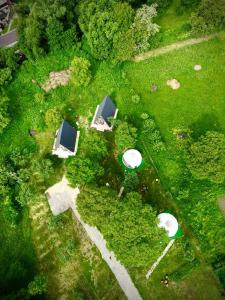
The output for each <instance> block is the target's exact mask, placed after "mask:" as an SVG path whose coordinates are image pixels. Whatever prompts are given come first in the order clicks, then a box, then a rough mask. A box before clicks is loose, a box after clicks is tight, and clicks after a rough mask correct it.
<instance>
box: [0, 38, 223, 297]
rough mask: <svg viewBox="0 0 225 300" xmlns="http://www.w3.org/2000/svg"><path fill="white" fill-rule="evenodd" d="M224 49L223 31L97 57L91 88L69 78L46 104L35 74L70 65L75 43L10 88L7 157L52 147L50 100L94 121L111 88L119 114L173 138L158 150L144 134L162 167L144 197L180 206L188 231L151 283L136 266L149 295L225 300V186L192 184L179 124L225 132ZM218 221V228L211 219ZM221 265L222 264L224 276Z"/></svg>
mask: <svg viewBox="0 0 225 300" xmlns="http://www.w3.org/2000/svg"><path fill="white" fill-rule="evenodd" d="M224 49H225V35H224V34H221V36H220V37H219V38H215V39H213V40H211V41H209V42H205V43H202V44H200V45H195V46H191V47H187V48H184V49H181V50H177V51H173V52H171V53H169V54H166V55H162V56H158V57H155V58H151V59H149V60H146V61H143V62H141V63H134V62H127V63H124V64H122V65H118V66H114V65H112V64H111V63H107V62H103V63H96V62H93V65H92V74H93V79H92V81H91V83H90V85H89V86H88V87H87V88H85V89H84V88H78V89H75V88H74V87H73V86H72V84H69V85H68V86H67V87H60V88H57V89H56V90H54V91H51V92H50V93H49V94H47V95H46V96H45V98H46V100H45V101H44V102H43V103H39V102H37V101H36V100H35V94H37V93H40V92H41V90H40V88H39V87H38V86H37V85H35V84H33V83H32V79H35V80H37V82H38V83H43V82H44V81H45V80H46V78H47V77H48V73H49V72H50V71H57V70H62V69H65V68H67V67H68V66H69V65H70V61H71V59H72V58H73V56H74V55H75V54H78V55H79V54H81V55H82V50H79V51H78V50H75V49H74V50H72V51H67V52H64V53H62V52H59V53H57V54H55V55H54V54H51V55H49V56H47V57H45V58H42V59H40V60H38V61H37V62H25V63H24V64H23V65H22V66H21V69H20V70H19V72H18V73H17V74H16V77H15V79H14V80H13V82H12V83H11V84H10V86H9V88H8V95H9V98H10V99H11V102H12V105H11V107H12V109H11V112H12V114H13V120H12V122H11V123H10V125H9V126H8V128H7V129H6V130H5V132H4V134H3V135H2V137H1V149H0V155H1V157H4V156H5V155H6V154H7V153H10V151H12V149H14V148H18V147H19V148H23V147H28V148H30V149H31V148H36V147H37V145H38V146H39V147H40V149H41V150H43V151H47V152H50V150H51V147H52V141H53V137H52V136H51V135H50V134H49V133H48V131H47V128H46V127H45V125H44V113H45V111H46V110H47V109H48V108H51V107H63V111H64V116H65V117H66V118H67V119H68V120H70V121H71V122H72V123H73V124H74V123H75V121H76V120H77V119H78V118H79V121H80V124H81V125H82V124H84V123H85V122H90V119H91V116H92V115H93V113H94V111H95V108H96V105H97V104H98V103H99V102H100V101H101V100H102V98H103V97H104V96H105V95H110V96H111V97H112V99H113V100H115V102H116V104H117V106H118V108H119V115H118V117H119V118H120V119H123V118H125V117H127V118H128V120H129V121H130V122H131V123H133V124H134V125H135V126H136V127H137V128H140V126H141V118H140V116H141V114H142V113H143V112H146V113H148V114H149V115H150V116H152V117H153V118H154V119H155V121H156V123H157V126H158V127H159V129H160V131H161V133H162V136H163V139H164V141H165V143H166V151H165V152H163V153H159V154H158V153H154V152H152V151H151V149H146V147H145V143H144V141H139V143H138V148H139V149H140V150H141V151H142V152H143V154H144V160H145V161H146V162H147V164H148V165H151V163H152V161H153V164H154V166H155V169H153V168H152V167H150V169H151V172H150V173H149V174H148V173H147V174H146V176H145V179H143V180H146V181H147V182H146V184H149V187H150V190H151V193H150V194H149V195H146V196H145V201H146V202H148V203H150V204H151V205H153V206H154V207H155V208H156V209H157V210H158V211H160V209H165V208H170V209H172V210H174V212H175V214H176V215H177V217H178V220H179V222H180V223H181V226H182V228H183V230H184V232H185V236H186V238H185V239H184V240H179V241H177V242H176V243H175V245H174V247H173V249H171V252H170V253H169V254H168V256H167V257H166V258H165V260H164V261H163V262H162V264H161V265H160V266H159V268H158V269H157V270H156V271H155V273H154V275H153V276H152V278H151V280H150V281H149V282H147V281H146V279H145V277H144V275H145V272H146V271H147V270H143V269H136V268H135V267H134V268H131V269H130V270H129V271H130V273H131V275H132V277H133V278H134V281H135V283H136V285H137V287H138V288H139V289H140V292H141V294H142V295H143V297H144V299H161V298H162V297H163V296H166V297H167V298H169V299H187V296H188V295H192V298H191V299H220V296H219V289H220V288H219V283H218V280H217V277H215V276H214V274H213V272H212V268H211V267H210V264H212V265H214V264H215V263H216V258H217V255H218V253H219V254H221V255H222V253H223V251H224V243H223V238H222V237H223V236H224V229H223V227H224V219H223V217H222V214H221V212H220V211H219V208H218V207H217V197H218V196H219V195H222V194H225V187H224V186H222V185H221V186H213V185H212V184H209V183H208V182H203V183H202V182H197V181H193V180H192V179H190V178H189V177H187V182H188V183H184V182H183V180H182V178H183V172H184V165H183V160H184V158H183V156H182V153H181V152H180V151H179V147H178V144H177V141H176V137H175V136H174V134H173V133H172V129H173V128H190V129H191V130H192V132H193V137H194V138H197V137H199V136H200V135H201V134H204V133H205V132H206V131H207V130H219V131H221V132H225V123H224V115H225V102H224V93H225V86H224V78H225V70H224V66H223V65H222V63H221V62H223V61H224V60H225V51H224ZM195 64H201V65H202V70H201V71H200V72H195V71H194V70H193V66H194V65H195ZM172 78H176V79H177V80H179V81H180V83H181V87H180V89H179V90H176V91H174V90H172V89H170V88H169V87H168V86H167V85H166V81H167V80H168V79H172ZM152 84H157V86H158V90H157V91H156V92H155V93H151V92H150V86H151V85H152ZM134 95H139V96H140V101H139V103H134V100H132V96H134ZM82 122H83V123H82ZM30 128H33V129H37V130H38V135H37V141H38V144H37V143H36V142H35V139H34V138H31V137H30V136H29V134H28V130H29V129H30ZM115 172H116V168H115ZM146 172H148V171H146ZM115 176H116V173H115ZM158 176H159V178H160V180H161V184H159V185H158V186H155V185H154V179H155V178H156V177H158ZM184 184H186V187H185V188H188V189H189V190H190V192H189V196H188V198H186V199H184V200H182V201H181V200H179V201H178V200H177V196H178V195H179V191H180V189H181V188H184V187H183V185H184ZM212 211H213V213H212V214H211V212H212ZM202 220H204V223H202V222H203V221H202ZM214 223H215V224H216V230H215V228H214V227H213V226H211V225H212V224H214ZM185 247H186V248H185ZM216 247H217V249H215V248H216ZM187 249H188V250H187ZM187 251H189V254H188V255H187V254H186V253H187ZM190 253H191V254H190ZM193 253H194V254H193ZM192 255H193V257H194V258H193V259H191V256H192ZM185 256H187V257H185ZM220 272H221V270H220V269H219V268H215V273H216V274H217V275H218V276H219V277H221V275H220ZM166 273H167V274H169V275H170V276H171V278H173V284H172V285H171V286H170V287H169V288H166V287H164V286H162V285H161V284H160V279H161V278H162V276H163V275H165V274H166ZM220 279H221V278H220ZM196 282H197V283H196ZM96 297H97V296H96ZM207 297H208V298H207ZM96 299H97V298H96Z"/></svg>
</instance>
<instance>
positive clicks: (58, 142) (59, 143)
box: [52, 120, 80, 158]
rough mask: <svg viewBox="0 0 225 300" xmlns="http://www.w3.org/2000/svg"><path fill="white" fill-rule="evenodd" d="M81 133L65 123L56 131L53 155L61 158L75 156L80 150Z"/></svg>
mask: <svg viewBox="0 0 225 300" xmlns="http://www.w3.org/2000/svg"><path fill="white" fill-rule="evenodd" d="M79 136H80V132H79V131H77V130H76V129H75V128H73V127H72V126H71V125H70V124H69V123H68V122H67V121H65V120H64V121H63V122H62V124H61V126H60V128H59V129H58V130H57V131H56V136H55V142H54V145H53V150H52V154H54V155H57V156H58V157H59V158H68V157H69V156H75V155H76V153H77V148H78V141H79Z"/></svg>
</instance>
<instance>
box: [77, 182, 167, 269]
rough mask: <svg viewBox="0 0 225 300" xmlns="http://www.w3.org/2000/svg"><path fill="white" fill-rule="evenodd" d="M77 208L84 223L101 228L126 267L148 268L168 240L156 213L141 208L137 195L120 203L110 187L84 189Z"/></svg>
mask: <svg viewBox="0 0 225 300" xmlns="http://www.w3.org/2000/svg"><path fill="white" fill-rule="evenodd" d="M78 209H79V211H80V213H81V215H82V217H83V219H84V221H85V222H87V223H88V224H90V225H92V226H97V227H98V228H99V229H100V231H101V232H102V233H103V235H104V237H105V239H106V241H107V244H108V247H109V248H110V249H112V250H114V252H115V253H116V255H117V257H118V259H119V260H120V261H121V262H122V263H124V264H125V265H126V266H129V267H132V266H135V267H137V266H139V267H140V266H144V267H147V266H149V264H151V262H153V261H154V260H155V259H156V257H158V255H159V254H160V252H161V251H162V249H163V246H164V243H165V242H166V241H167V236H166V233H165V232H164V230H162V229H159V228H158V226H157V218H156V212H155V211H154V210H153V209H152V208H151V206H150V205H143V203H142V201H141V197H140V195H139V194H138V193H134V192H133V193H128V194H127V195H126V197H125V198H123V199H122V200H119V198H118V197H117V195H116V193H115V192H114V191H113V190H111V189H109V188H95V187H86V188H85V189H82V191H81V193H80V195H79V197H78ZM106 220H107V222H106ZM150 249H151V251H150Z"/></svg>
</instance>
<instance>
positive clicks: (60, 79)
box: [41, 70, 70, 92]
mask: <svg viewBox="0 0 225 300" xmlns="http://www.w3.org/2000/svg"><path fill="white" fill-rule="evenodd" d="M69 80H70V70H62V71H60V72H50V73H49V79H48V80H46V81H45V83H44V84H42V86H41V87H42V88H43V90H44V91H45V92H49V91H50V90H51V89H55V88H57V87H58V86H65V85H67V83H68V81H69Z"/></svg>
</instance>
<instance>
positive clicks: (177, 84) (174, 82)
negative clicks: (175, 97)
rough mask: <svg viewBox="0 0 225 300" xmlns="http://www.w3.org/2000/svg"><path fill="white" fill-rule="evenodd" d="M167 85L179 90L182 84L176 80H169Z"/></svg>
mask: <svg viewBox="0 0 225 300" xmlns="http://www.w3.org/2000/svg"><path fill="white" fill-rule="evenodd" d="M166 84H167V85H168V86H170V87H171V89H173V90H178V89H179V88H180V82H179V81H178V80H176V79H170V80H167V82H166Z"/></svg>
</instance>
